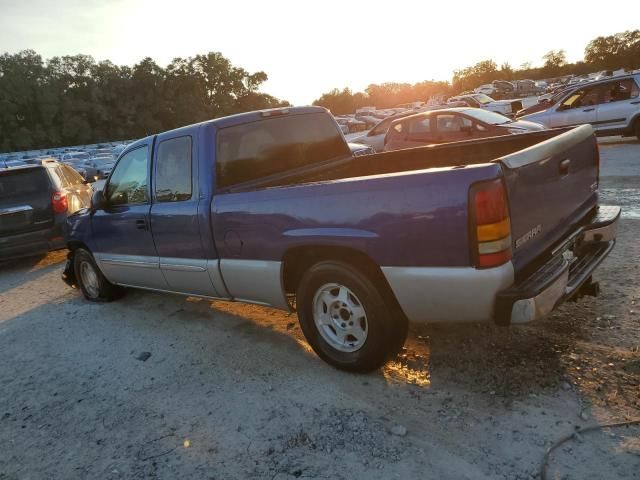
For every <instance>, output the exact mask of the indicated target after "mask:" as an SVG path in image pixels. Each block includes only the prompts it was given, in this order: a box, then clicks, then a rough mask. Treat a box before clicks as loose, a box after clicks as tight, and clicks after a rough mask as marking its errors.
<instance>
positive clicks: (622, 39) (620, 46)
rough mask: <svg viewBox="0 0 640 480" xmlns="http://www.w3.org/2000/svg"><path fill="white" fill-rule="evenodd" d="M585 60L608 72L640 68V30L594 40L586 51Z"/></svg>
mask: <svg viewBox="0 0 640 480" xmlns="http://www.w3.org/2000/svg"><path fill="white" fill-rule="evenodd" d="M584 60H585V62H586V63H589V64H591V65H593V66H595V67H597V68H602V69H608V70H615V69H618V68H624V67H626V68H638V67H640V30H628V31H626V32H620V33H616V34H615V35H609V36H607V37H597V38H594V39H593V40H591V41H590V42H589V44H588V45H587V47H586V48H585V50H584Z"/></svg>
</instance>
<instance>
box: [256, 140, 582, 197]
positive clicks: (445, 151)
mask: <svg viewBox="0 0 640 480" xmlns="http://www.w3.org/2000/svg"><path fill="white" fill-rule="evenodd" d="M569 130H571V128H558V129H552V130H543V131H539V132H531V133H524V134H519V135H507V136H501V137H492V138H483V139H478V140H469V141H462V142H455V143H446V144H438V145H429V146H426V147H417V148H409V149H404V150H396V151H392V152H383V153H377V154H374V155H364V156H360V157H354V158H347V159H340V160H336V161H333V162H329V163H327V164H324V165H320V166H316V167H314V168H311V169H309V168H307V169H304V170H302V171H299V172H290V173H288V174H287V175H284V176H279V177H277V178H270V179H266V180H265V181H264V182H261V184H260V186H262V187H271V186H281V185H291V184H302V183H309V182H325V181H330V180H339V179H344V178H352V177H366V176H370V175H385V174H391V173H399V172H409V171H415V170H424V169H427V168H447V167H462V166H467V165H477V164H482V163H489V162H492V161H496V160H499V159H500V158H501V157H503V156H505V155H509V154H512V153H515V152H518V151H520V150H524V149H526V148H528V147H531V146H533V145H536V144H539V143H541V142H544V141H545V140H549V139H550V138H554V137H556V136H558V135H561V134H563V133H565V132H567V131H569ZM256 186H258V185H256V184H254V185H252V186H251V187H252V188H255V187H256Z"/></svg>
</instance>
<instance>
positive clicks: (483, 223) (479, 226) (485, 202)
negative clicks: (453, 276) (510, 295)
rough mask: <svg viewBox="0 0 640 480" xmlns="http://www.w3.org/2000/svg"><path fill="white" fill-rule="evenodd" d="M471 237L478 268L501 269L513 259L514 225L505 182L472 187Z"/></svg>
mask: <svg viewBox="0 0 640 480" xmlns="http://www.w3.org/2000/svg"><path fill="white" fill-rule="evenodd" d="M470 206H471V207H470V208H471V212H470V214H471V233H472V235H471V237H472V244H473V247H472V248H473V253H474V255H473V256H474V258H475V260H476V267H478V268H490V267H497V266H498V265H502V264H503V263H506V262H508V261H509V260H510V259H511V223H510V222H509V207H508V204H507V192H506V191H505V188H504V183H503V182H502V180H500V179H497V180H491V181H489V182H482V183H477V184H475V185H473V186H472V187H471V192H470Z"/></svg>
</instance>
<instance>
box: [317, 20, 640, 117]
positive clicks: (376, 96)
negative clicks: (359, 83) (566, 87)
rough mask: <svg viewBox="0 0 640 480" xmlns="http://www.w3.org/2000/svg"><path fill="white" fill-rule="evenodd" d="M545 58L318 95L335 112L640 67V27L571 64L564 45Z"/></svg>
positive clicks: (603, 40) (592, 46) (594, 46)
mask: <svg viewBox="0 0 640 480" xmlns="http://www.w3.org/2000/svg"><path fill="white" fill-rule="evenodd" d="M542 59H543V61H544V63H543V65H542V66H541V67H537V68H534V67H532V66H531V63H529V62H527V63H523V64H522V65H521V66H520V68H515V69H514V68H513V67H512V66H511V65H510V64H509V63H504V64H502V65H500V66H499V67H498V65H497V64H496V62H495V61H494V60H491V59H488V60H483V61H481V62H478V63H476V64H475V65H472V66H470V67H466V68H462V69H459V70H455V71H454V72H453V78H452V81H451V82H436V81H425V82H420V83H416V84H409V83H383V84H380V85H377V84H371V85H369V86H368V87H367V88H366V89H365V91H364V92H352V91H351V90H350V89H349V88H344V89H339V88H336V89H333V90H331V91H329V92H327V93H324V94H323V95H322V96H321V97H320V98H318V99H317V100H315V101H314V102H313V103H314V105H321V106H324V107H326V108H328V109H329V110H331V111H332V112H333V113H335V114H336V115H342V114H345V113H353V112H354V111H355V110H356V108H360V107H363V106H367V105H374V106H376V107H377V108H389V107H394V106H396V105H399V104H402V103H408V102H413V101H416V100H421V101H426V100H427V99H428V98H429V97H431V96H439V95H441V96H445V97H449V96H451V95H455V94H458V93H461V92H463V91H466V90H472V89H473V88H476V87H478V86H479V85H482V84H486V83H491V82H492V81H493V80H522V79H525V78H527V79H531V80H540V79H543V78H557V77H561V76H564V75H569V74H574V75H585V74H588V73H592V72H597V71H600V70H617V69H621V68H627V69H636V68H640V30H631V31H626V32H621V33H616V34H614V35H609V36H605V37H597V38H595V39H593V40H591V41H590V42H589V43H588V44H587V46H586V47H585V52H584V60H582V61H578V62H576V63H567V60H566V54H565V52H564V50H552V51H550V52H548V53H546V54H545V55H544V56H543V57H542Z"/></svg>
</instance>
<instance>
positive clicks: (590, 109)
mask: <svg viewBox="0 0 640 480" xmlns="http://www.w3.org/2000/svg"><path fill="white" fill-rule="evenodd" d="M594 110H595V108H594V107H591V108H585V109H584V110H582V111H583V112H593V111H594Z"/></svg>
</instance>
